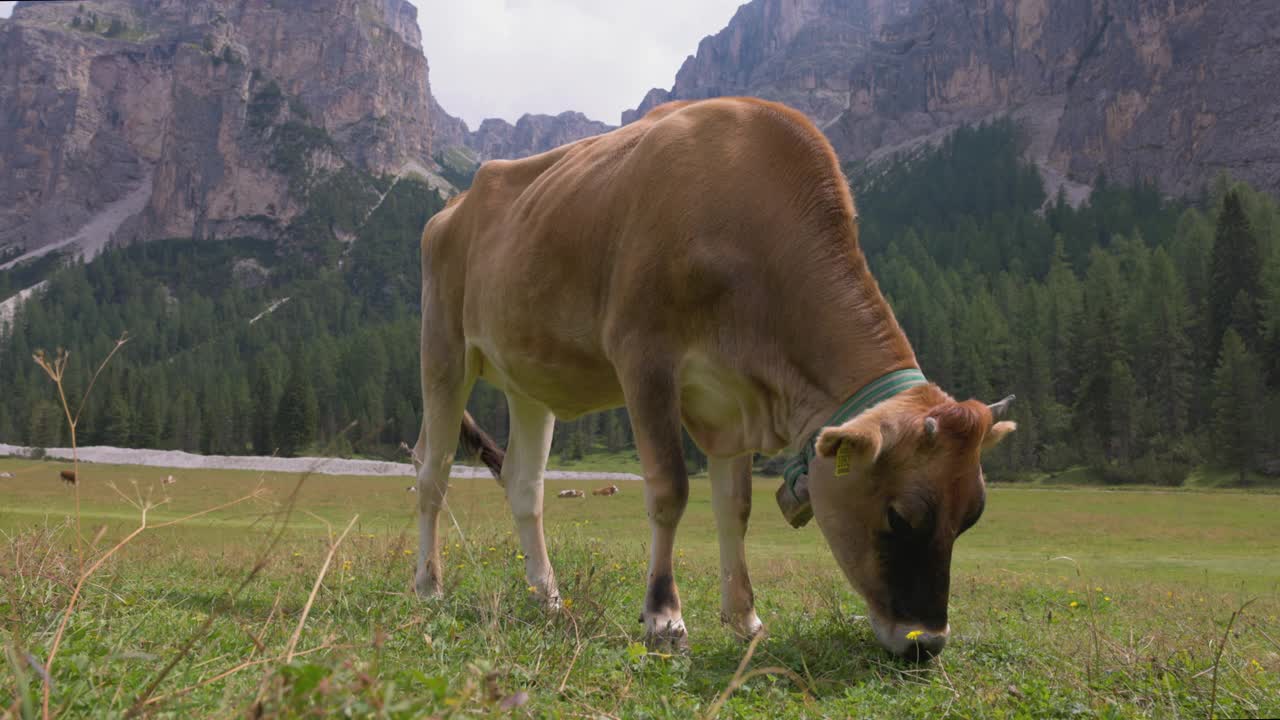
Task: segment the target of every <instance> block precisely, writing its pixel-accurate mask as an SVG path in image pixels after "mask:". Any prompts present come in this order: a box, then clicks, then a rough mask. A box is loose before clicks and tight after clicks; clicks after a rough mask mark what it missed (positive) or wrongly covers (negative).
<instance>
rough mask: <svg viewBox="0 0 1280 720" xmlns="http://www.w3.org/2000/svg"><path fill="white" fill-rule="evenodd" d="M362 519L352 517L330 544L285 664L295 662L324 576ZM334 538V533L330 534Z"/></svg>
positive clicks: (287, 651) (286, 655)
mask: <svg viewBox="0 0 1280 720" xmlns="http://www.w3.org/2000/svg"><path fill="white" fill-rule="evenodd" d="M359 519H360V515H359V514H356V515H353V516H352V517H351V521H350V522H348V523H347V527H346V529H345V530H343V531H342V534H341V535H339V536H338V539H337V540H336V541H334V542H332V543H330V544H329V553H328V554H327V555H325V557H324V564H323V565H321V566H320V572H318V573H316V581H315V583H313V584H312V586H311V594H310V595H309V596H307V604H306V605H305V606H303V608H302V617H300V618H298V626H297V627H296V628H294V629H293V637H291V638H289V648H288V649H287V650H285V653H284V655H285V662H286V663H289V662H293V656H294V652H293V650H294V648H296V647H297V646H298V640H299V639H300V638H301V637H302V628H303V626H304V625H306V624H307V616H308V615H310V614H311V605H312V603H314V602H315V600H316V593H318V592H320V584H321V583H323V582H324V576H325V575H326V574H328V572H329V565H331V564H332V563H333V556H334V554H335V553H337V552H338V546H339V545H341V544H342V541H343V540H345V539H346V538H347V533H349V532H351V528H352V527H355V524H356V520H359ZM330 537H332V533H330Z"/></svg>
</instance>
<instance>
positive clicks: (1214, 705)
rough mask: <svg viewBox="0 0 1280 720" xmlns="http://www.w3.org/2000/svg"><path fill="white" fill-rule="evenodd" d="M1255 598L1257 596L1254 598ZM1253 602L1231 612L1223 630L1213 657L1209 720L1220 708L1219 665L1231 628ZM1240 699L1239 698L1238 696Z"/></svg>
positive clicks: (1248, 601)
mask: <svg viewBox="0 0 1280 720" xmlns="http://www.w3.org/2000/svg"><path fill="white" fill-rule="evenodd" d="M1254 599H1255V600H1256V599H1257V598H1254ZM1252 604H1253V600H1247V601H1245V603H1244V604H1243V605H1241V606H1240V607H1239V608H1237V609H1236V611H1235V612H1233V613H1231V619H1230V620H1228V621H1227V629H1226V630H1223V631H1222V642H1220V643H1219V644H1218V654H1217V655H1216V656H1215V657H1214V658H1213V684H1212V686H1211V688H1212V689H1211V690H1210V691H1209V720H1213V715H1214V713H1215V712H1216V711H1217V709H1218V665H1219V663H1221V662H1222V653H1224V652H1226V650H1227V640H1229V639H1230V638H1231V628H1232V627H1234V626H1235V624H1236V620H1237V619H1238V618H1239V617H1240V616H1241V615H1242V614H1243V613H1244V611H1245V608H1247V607H1249V606H1250V605H1252ZM1237 699H1239V698H1237Z"/></svg>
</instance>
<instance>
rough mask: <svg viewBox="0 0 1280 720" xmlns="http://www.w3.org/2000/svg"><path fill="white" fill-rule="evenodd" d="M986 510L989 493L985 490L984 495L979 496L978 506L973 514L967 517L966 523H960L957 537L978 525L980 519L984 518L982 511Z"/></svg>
mask: <svg viewBox="0 0 1280 720" xmlns="http://www.w3.org/2000/svg"><path fill="white" fill-rule="evenodd" d="M986 509H987V491H986V490H983V491H982V494H981V495H979V496H978V506H977V507H976V508H975V509H974V510H973V512H971V513H969V514H968V515H966V516H965V518H964V522H962V523H960V530H959V532H957V533H956V535H960V534H961V533H963V532H964V531H965V530H968V529H969V528H971V527H973V526H974V525H975V524H977V522H978V519H979V518H981V517H982V511H983V510H986Z"/></svg>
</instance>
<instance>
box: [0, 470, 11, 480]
mask: <svg viewBox="0 0 1280 720" xmlns="http://www.w3.org/2000/svg"><path fill="white" fill-rule="evenodd" d="M12 477H13V473H11V472H0V480H8V479H10V478H12Z"/></svg>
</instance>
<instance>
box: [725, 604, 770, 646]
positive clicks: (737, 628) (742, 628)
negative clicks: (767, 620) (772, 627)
mask: <svg viewBox="0 0 1280 720" xmlns="http://www.w3.org/2000/svg"><path fill="white" fill-rule="evenodd" d="M720 622H722V623H724V624H725V625H726V626H728V628H729V630H730V631H731V632H732V633H733V634H734V635H737V636H738V637H739V638H741V639H742V640H751V639H752V638H754V637H755V636H756V635H759V634H761V633H763V632H765V629H764V623H762V622H760V618H759V617H758V616H757V615H756V612H755V610H752V611H750V612H748V613H747V614H745V615H741V616H738V617H730V616H729V615H727V614H725V613H723V612H722V613H720Z"/></svg>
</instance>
